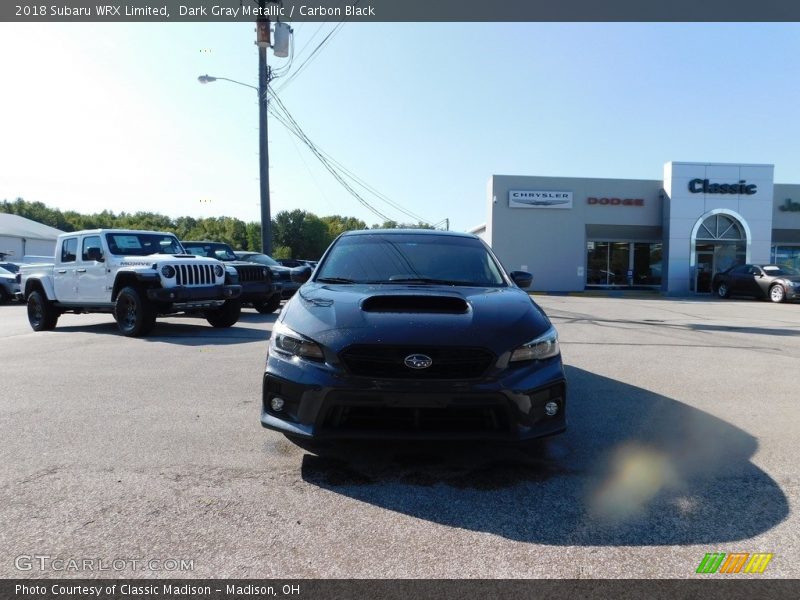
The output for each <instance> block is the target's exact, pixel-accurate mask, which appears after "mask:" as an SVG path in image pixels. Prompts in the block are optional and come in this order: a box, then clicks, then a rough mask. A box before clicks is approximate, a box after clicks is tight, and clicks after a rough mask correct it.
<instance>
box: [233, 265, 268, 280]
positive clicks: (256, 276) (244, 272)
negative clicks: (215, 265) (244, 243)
mask: <svg viewBox="0 0 800 600" xmlns="http://www.w3.org/2000/svg"><path fill="white" fill-rule="evenodd" d="M236 272H237V273H239V283H246V282H248V281H264V280H265V279H267V277H265V276H264V267H251V266H245V265H236Z"/></svg>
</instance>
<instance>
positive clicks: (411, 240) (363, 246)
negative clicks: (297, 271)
mask: <svg viewBox="0 0 800 600" xmlns="http://www.w3.org/2000/svg"><path fill="white" fill-rule="evenodd" d="M314 281H318V282H320V283H341V284H348V283H397V284H412V285H414V284H418V285H464V286H481V287H483V286H494V287H499V286H506V285H507V284H506V282H505V279H504V278H503V276H502V274H501V271H500V267H499V265H498V264H497V263H496V261H495V260H494V258H493V257H492V255H491V254H490V253H489V251H488V250H487V249H486V247H485V246H484V245H483V244H482V243H481V241H480V240H478V239H475V238H470V237H461V236H455V235H444V234H442V235H437V234H431V233H425V234H414V233H402V234H400V233H384V234H380V233H375V234H359V235H348V236H344V237H341V238H340V239H339V240H338V241H337V242H336V243H335V244H334V245H333V247H332V248H331V249H330V251H329V252H328V255H327V256H326V258H325V261H324V262H323V263H322V265H320V267H319V268H318V272H317V274H316V277H315V278H314Z"/></svg>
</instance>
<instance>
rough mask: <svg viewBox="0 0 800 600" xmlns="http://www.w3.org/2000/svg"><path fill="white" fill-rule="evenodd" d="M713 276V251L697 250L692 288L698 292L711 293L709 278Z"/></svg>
mask: <svg viewBox="0 0 800 600" xmlns="http://www.w3.org/2000/svg"><path fill="white" fill-rule="evenodd" d="M713 276H714V253H713V252H698V253H697V261H696V262H695V271H694V277H695V280H694V289H695V291H696V292H697V293H699V294H710V293H711V279H712V277H713Z"/></svg>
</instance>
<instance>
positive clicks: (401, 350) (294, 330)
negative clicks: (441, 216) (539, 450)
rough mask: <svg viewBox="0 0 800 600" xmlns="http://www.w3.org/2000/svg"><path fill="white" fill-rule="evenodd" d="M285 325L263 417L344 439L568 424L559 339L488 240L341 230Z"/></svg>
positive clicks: (301, 438) (274, 352) (305, 274)
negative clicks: (497, 256)
mask: <svg viewBox="0 0 800 600" xmlns="http://www.w3.org/2000/svg"><path fill="white" fill-rule="evenodd" d="M292 276H293V277H294V278H295V280H296V281H298V282H303V281H306V280H307V283H305V284H304V285H303V287H302V292H301V293H298V294H296V295H295V296H294V297H293V298H292V299H291V300H290V301H289V302H287V303H286V306H284V308H283V311H282V312H281V315H280V317H279V318H278V321H277V322H276V324H275V326H274V328H273V331H272V336H271V338H270V345H269V349H268V354H267V363H266V369H265V373H264V379H263V390H262V412H261V424H262V425H263V426H264V427H266V428H269V429H274V430H276V431H280V432H282V433H284V434H285V435H286V436H287V437H288V438H289V439H290V440H292V441H294V442H295V443H297V444H298V445H301V446H309V445H310V446H311V447H313V446H314V444H318V443H319V442H321V441H328V440H342V439H362V438H372V439H376V438H377V439H387V438H395V439H398V438H399V439H432V438H436V439H482V440H498V441H501V440H505V441H521V440H528V439H532V438H538V437H541V436H547V435H553V434H556V433H560V432H562V431H564V429H565V428H566V417H565V410H566V380H565V376H564V370H563V367H562V363H561V354H560V350H559V344H558V334H557V333H556V330H555V328H554V327H553V325H552V323H551V322H550V320H549V319H548V318H547V316H546V315H545V313H544V311H543V310H542V309H541V308H540V307H539V306H538V305H537V304H536V303H535V302H534V301H533V299H532V298H531V297H530V296H529V295H528V294H527V293H526V292H525V291H524V290H522V289H520V288H524V287H528V286H529V285H530V284H531V281H532V277H531V275H530V274H529V273H526V272H523V271H513V272H511V273H510V274H509V273H506V272H505V271H504V269H503V267H502V266H501V264H500V262H499V261H498V260H497V258H496V257H495V256H494V254H493V253H492V251H491V250H490V249H489V247H488V246H487V245H486V244H485V243H484V242H483V241H482V240H480V239H479V238H478V237H476V236H474V235H471V234H462V233H455V232H445V231H433V230H431V231H419V230H368V231H351V232H347V233H344V234H342V235H341V236H339V237H338V238H337V239H336V241H334V242H333V244H332V245H331V247H330V248H329V249H328V251H327V252H326V254H325V255H324V256H323V258H322V260H321V261H320V264H319V266H318V267H317V269H316V271H314V272H313V274H312V272H311V269H310V268H309V267H299V268H296V269H293V271H292Z"/></svg>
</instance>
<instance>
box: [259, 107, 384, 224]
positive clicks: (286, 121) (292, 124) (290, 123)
mask: <svg viewBox="0 0 800 600" xmlns="http://www.w3.org/2000/svg"><path fill="white" fill-rule="evenodd" d="M270 106H272V105H270ZM270 112H271V113H272V115H273V116H274V117H275V118H276V119H277V120H278V121H279V122H280V123H281V124H282V125H283V126H284V127H286V128H287V129H288V130H289V131H290V132H292V133H293V134H295V135H296V136H297V137H298V138H299V139H300V140H301V141H302V142H303V143H304V144H306V146H307V147H308V148H309V149H310V150H311V152H312V153H313V154H314V156H316V157H317V159H318V160H319V161H320V162H321V163H322V165H323V166H324V167H325V168H326V169H327V170H328V172H329V173H330V174H331V175H332V176H333V177H334V178H335V179H336V180H337V181H338V182H339V183H340V184H341V185H342V187H344V188H345V189H346V190H347V191H348V192H350V194H351V195H352V196H353V197H354V198H355V199H356V200H358V201H359V202H360V203H361V204H362V205H363V206H364V207H365V208H366V209H368V210H369V211H370V212H372V213H373V214H375V215H376V216H378V217H380V218H381V219H383V220H384V221H390V220H391V219H390V218H389V217H388V216H386V215H385V214H383V213H382V212H380V211H379V210H378V209H377V208H375V207H374V206H372V205H371V204H370V203H369V202H367V200H366V199H365V198H364V197H363V196H361V194H359V193H358V192H357V191H356V190H355V189H353V187H352V186H351V185H350V184H349V183H348V182H347V181H346V180H345V179H344V178H343V177H342V175H341V174H340V173H339V172H338V171H337V170H336V168H335V167H333V166H332V165H331V164H330V162H329V161H328V160H327V159H326V158H325V157H324V156H322V155H321V154H320V153H319V152H318V150H317V149H316V147H315V146H314V144H313V142H311V140H310V139H309V138H308V137H307V136H306V135H305V133H303V131H302V129H300V128H299V126H298V125H297V122H296V121H294V120H293V119H292V118H291V115H286V116H285V115H283V114H281V113H280V112H278V111H276V110H275V109H274V108H271V109H270Z"/></svg>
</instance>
